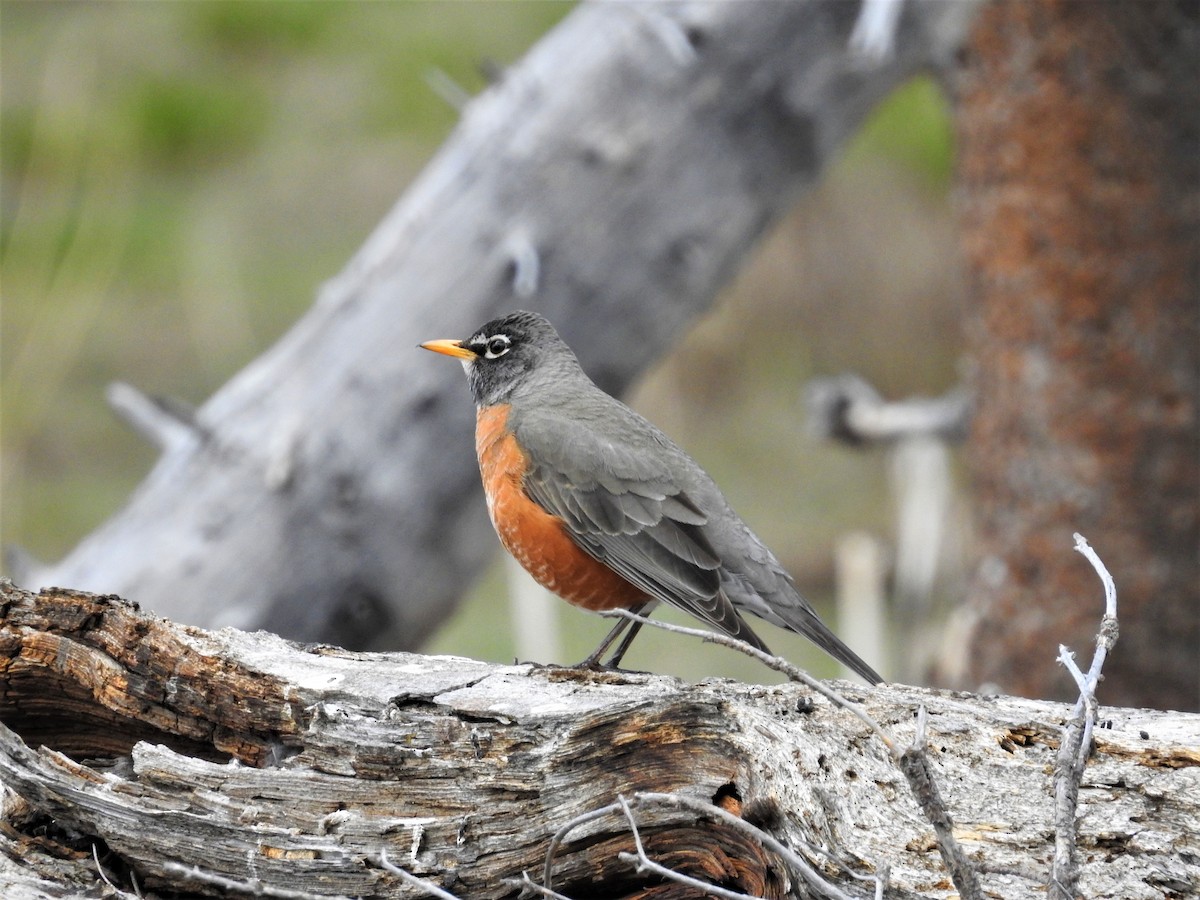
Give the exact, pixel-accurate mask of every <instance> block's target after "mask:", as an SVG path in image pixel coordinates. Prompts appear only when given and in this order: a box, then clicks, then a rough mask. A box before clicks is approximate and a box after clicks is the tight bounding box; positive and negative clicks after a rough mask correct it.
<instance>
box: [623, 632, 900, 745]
mask: <svg viewBox="0 0 1200 900" xmlns="http://www.w3.org/2000/svg"><path fill="white" fill-rule="evenodd" d="M600 615H602V616H609V617H612V618H616V617H624V618H626V619H630V620H632V621H634V622H639V623H641V624H642V625H652V626H654V627H655V628H661V629H662V630H663V631H669V632H671V633H672V634H685V635H688V636H689V637H697V638H700V640H702V641H707V642H708V643H711V644H720V645H721V646H723V647H730V648H731V649H733V650H738V651H741V652H742V653H745V654H746V655H747V656H750V657H753V658H754V659H757V660H758V661H759V662H761V663H762V664H763V665H765V666H767V667H768V668H770V669H774V670H775V671H776V672H779V673H780V674H782V675H786V676H787V677H788V678H789V679H791V680H792V681H798V682H799V683H801V684H803V685H805V686H806V687H809V688H812V689H813V690H814V691H816V692H817V693H818V694H820V695H821V696H822V697H824V698H825V699H826V700H828V701H829V702H830V703H832V704H834V705H835V706H840V707H841V708H842V709H844V710H846V711H847V712H849V713H852V714H854V715H856V716H858V718H859V719H861V720H862V721H863V722H864V723H865V724H866V726H867V727H868V728H870V729H871V730H872V731H873V732H875V736H876V737H877V738H879V739H880V740H881V741H883V743H884V746H886V747H887V748H888V750H889V751H890V752H891V753H892V754H893V755H895V753H896V752H897V751H896V747H897V743H896V739H895V738H893V737H892V736H891V735H890V734H888V733H887V732H886V731H884V730H883V728H882V727H881V726H880V724H879V723H878V722H876V721H875V720H874V719H873V718H871V716H870V714H869V713H867V711H866V710H864V709H863V708H862V707H861V706H859V705H858V704H857V703H851V702H850V701H849V700H847V699H846V698H845V697H843V696H842V695H841V694H839V693H838V692H837V691H835V690H834V689H833V688H831V687H829V686H828V685H826V684H825V683H824V682H822V681H820V680H819V679H817V678H813V677H812V676H811V675H809V674H808V673H807V672H805V671H804V670H803V669H800V668H797V667H796V666H794V665H792V664H791V663H790V662H788V661H787V660H786V659H784V658H783V657H781V656H773V655H772V654H770V653H765V652H763V651H762V650H759V649H758V648H757V647H752V646H750V645H749V644H747V643H746V642H745V641H740V640H738V639H737V638H735V637H730V636H729V635H727V634H721V633H720V632H717V631H706V630H705V629H703V628H688V627H687V626H685V625H673V624H671V623H670V622H662V621H659V620H658V619H648V618H646V617H645V616H639V615H638V614H637V613H632V612H630V611H629V610H627V609H614V610H609V611H606V612H602V613H600Z"/></svg>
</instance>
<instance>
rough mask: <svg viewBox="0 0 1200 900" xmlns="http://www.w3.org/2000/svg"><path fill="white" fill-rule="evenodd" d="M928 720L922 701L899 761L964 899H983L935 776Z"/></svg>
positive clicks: (981, 888) (951, 877) (901, 769)
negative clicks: (926, 729)
mask: <svg viewBox="0 0 1200 900" xmlns="http://www.w3.org/2000/svg"><path fill="white" fill-rule="evenodd" d="M926 721H927V715H926V712H925V706H924V704H922V705H921V707H920V708H919V709H918V710H917V730H916V734H915V735H914V736H913V742H912V746H910V747H909V748H908V749H907V750H905V751H904V752H903V753H902V754H901V755H900V757H899V758H898V759H897V760H896V764H897V765H898V766H899V767H900V771H901V772H903V773H904V777H905V778H906V779H907V780H908V786H909V789H910V790H911V791H912V793H913V797H915V798H916V801H917V805H919V806H920V807H921V812H923V813H924V814H925V818H926V819H927V820H928V821H929V824H930V825H932V826H933V833H934V836H935V837H936V838H937V846H938V853H939V854H941V857H942V862H943V863H944V864H945V866H946V869H947V870H948V871H949V873H950V879H951V881H953V882H954V887H955V888H957V889H958V895H959V897H961V898H963V900H983V887H982V886H981V885H980V883H979V876H978V874H976V872H975V867H974V866H973V865H972V863H971V861H970V859H968V858H967V854H966V852H965V851H964V850H963V848H962V845H961V844H960V843H959V842H958V840H957V839H956V838H955V837H954V820H953V819H952V818H951V817H950V811H949V810H948V809H947V808H946V803H945V801H944V800H943V799H942V795H941V792H940V791H939V790H938V786H937V782H936V781H935V780H934V777H933V769H932V767H931V766H930V763H929V753H928V752H927V750H928V742H927V740H926V736H925V726H926Z"/></svg>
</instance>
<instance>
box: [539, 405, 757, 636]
mask: <svg viewBox="0 0 1200 900" xmlns="http://www.w3.org/2000/svg"><path fill="white" fill-rule="evenodd" d="M642 422H644V420H640V417H639V420H638V422H637V424H638V425H641V423H642ZM556 424H557V428H556V430H555V432H554V433H553V434H552V435H551V434H549V433H548V432H547V431H546V430H545V429H544V428H540V429H537V433H538V435H539V437H540V440H538V439H534V440H529V439H526V438H525V437H523V436H522V435H521V433H520V430H519V429H518V435H517V436H518V440H519V442H520V443H521V445H522V447H523V448H524V449H525V451H526V453H527V454H528V455H529V467H528V469H527V471H526V474H525V481H524V488H525V492H526V494H528V496H529V498H530V499H531V500H533V501H534V502H535V503H537V504H538V505H539V506H540V507H542V509H544V510H546V511H547V512H548V513H550V514H551V515H554V516H557V517H559V518H560V519H562V520H563V521H564V522H565V523H566V525H567V530H568V532H569V533H570V535H571V538H572V540H574V541H575V543H576V544H577V545H578V546H579V547H580V548H581V549H582V550H583V551H584V552H586V553H587V554H588V555H590V556H592V557H593V558H594V559H596V560H598V561H600V562H602V563H604V564H605V565H606V566H608V567H609V568H611V569H612V570H613V571H615V572H616V573H617V574H619V575H621V577H623V578H625V579H626V580H627V581H629V582H631V583H633V584H634V585H636V586H637V587H639V588H641V589H642V590H643V591H645V592H646V593H647V594H648V595H650V596H651V597H653V598H655V599H657V600H662V601H665V602H667V603H670V604H672V605H673V606H677V607H679V608H680V609H683V610H685V611H687V612H688V613H691V614H692V615H693V616H695V617H697V618H698V619H700V620H702V621H704V622H707V623H709V624H710V625H713V626H715V627H716V628H719V629H720V630H722V631H724V632H726V633H728V634H731V635H733V636H734V637H738V638H741V639H742V640H745V641H747V642H749V643H750V644H753V645H754V646H756V647H758V648H760V649H762V650H766V646H765V645H764V644H763V642H762V641H761V640H760V639H759V638H758V636H757V635H756V634H755V633H754V632H753V631H752V630H751V628H750V626H749V625H748V624H747V623H746V622H745V621H744V620H743V619H742V618H741V616H739V615H738V613H737V610H736V609H735V608H734V606H733V604H732V603H730V601H729V598H728V596H726V592H725V589H724V579H723V575H722V572H721V569H722V560H721V558H720V555H719V554H718V553H717V551H716V549H715V548H714V547H713V545H712V543H711V541H710V539H709V537H708V535H707V534H706V526H707V525H708V523H709V520H708V516H707V515H706V514H705V512H704V511H703V509H702V508H701V506H700V504H699V502H698V501H697V499H696V498H695V497H693V496H692V495H691V494H689V492H688V490H686V489H685V488H684V487H683V486H681V485H680V484H679V483H678V480H677V479H676V478H675V477H673V476H672V474H671V472H670V471H669V467H670V466H672V465H675V466H676V467H678V466H684V467H687V466H695V465H696V464H695V463H694V462H692V460H691V459H690V458H688V457H687V456H686V455H684V454H683V452H682V451H681V450H679V449H678V448H677V447H675V446H674V445H673V444H670V442H669V441H667V439H666V438H665V437H661V436H660V434H659V433H658V432H657V430H655V431H654V432H652V433H646V432H643V431H639V432H638V433H639V435H640V436H641V437H642V438H644V440H645V441H646V442H647V446H646V447H645V448H643V449H640V450H639V449H638V448H635V447H630V446H629V445H628V444H615V443H613V442H611V441H606V440H602V439H598V438H597V436H596V435H595V434H594V433H593V432H592V430H591V429H589V428H588V427H587V425H586V424H585V423H584V422H579V421H576V422H572V423H569V424H567V425H563V423H562V422H561V420H559V421H558V422H557V423H556ZM647 426H648V423H647ZM676 454H678V457H682V459H680V458H678V457H676Z"/></svg>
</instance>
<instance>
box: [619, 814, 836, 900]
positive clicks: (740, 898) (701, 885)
mask: <svg viewBox="0 0 1200 900" xmlns="http://www.w3.org/2000/svg"><path fill="white" fill-rule="evenodd" d="M617 802H618V803H619V804H620V807H621V812H623V813H624V814H625V818H626V820H628V822H629V830H630V832H631V833H632V834H633V846H634V848H635V849H636V850H637V853H636V854H635V853H627V852H624V851H622V852H621V853H618V854H617V858H618V859H620V860H622V861H624V862H630V863H633V864H634V865H635V866H636V867H637V870H638V871H639V872H653V873H654V874H655V875H659V876H661V877H663V878H665V879H667V880H668V881H674V882H677V883H678V884H684V885H687V886H688V887H691V888H695V889H696V890H698V891H701V892H702V893H705V894H711V895H712V896H714V897H725V898H726V900H750V895H749V894H743V893H742V892H741V891H731V890H728V889H727V888H723V887H718V886H717V885H715V884H712V883H711V882H708V881H704V880H703V879H700V878H693V877H692V876H691V875H684V874H683V873H682V872H676V871H675V870H674V869H671V868H668V867H667V866H664V865H662V864H660V863H656V862H655V861H654V860H652V859H651V858H650V857H649V856H647V855H646V850H645V848H644V847H642V835H641V833H640V832H639V831H638V826H637V821H636V820H635V819H634V818H633V811H632V810H631V809H630V808H629V803H628V801H626V799H625V798H624V797H623V796H621V797H618V798H617ZM847 900H849V898H847Z"/></svg>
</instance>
